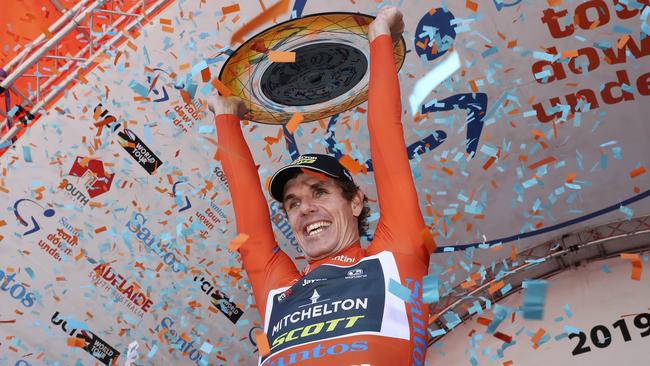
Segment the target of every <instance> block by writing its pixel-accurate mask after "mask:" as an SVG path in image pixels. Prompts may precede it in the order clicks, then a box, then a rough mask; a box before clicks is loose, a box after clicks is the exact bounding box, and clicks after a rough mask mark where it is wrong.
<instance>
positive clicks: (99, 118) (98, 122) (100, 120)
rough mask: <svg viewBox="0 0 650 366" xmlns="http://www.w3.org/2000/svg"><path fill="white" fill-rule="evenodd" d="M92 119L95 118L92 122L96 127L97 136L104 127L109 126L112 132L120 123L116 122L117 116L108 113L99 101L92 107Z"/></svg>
mask: <svg viewBox="0 0 650 366" xmlns="http://www.w3.org/2000/svg"><path fill="white" fill-rule="evenodd" d="M93 119H94V120H95V122H94V123H93V124H94V125H95V127H97V136H99V135H101V134H102V131H103V130H104V127H107V128H109V129H110V133H113V132H115V131H117V129H118V128H120V126H121V125H122V124H121V123H119V122H117V118H115V117H114V116H112V115H110V114H108V109H104V106H103V105H102V104H101V103H99V104H97V105H96V106H95V108H94V109H93ZM114 122H115V123H114Z"/></svg>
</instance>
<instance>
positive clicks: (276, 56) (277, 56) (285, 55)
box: [269, 51, 296, 63]
mask: <svg viewBox="0 0 650 366" xmlns="http://www.w3.org/2000/svg"><path fill="white" fill-rule="evenodd" d="M269 60H270V61H271V62H287V63H291V62H296V53H295V52H283V51H269Z"/></svg>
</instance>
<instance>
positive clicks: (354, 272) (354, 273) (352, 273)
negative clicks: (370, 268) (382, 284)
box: [345, 268, 368, 280]
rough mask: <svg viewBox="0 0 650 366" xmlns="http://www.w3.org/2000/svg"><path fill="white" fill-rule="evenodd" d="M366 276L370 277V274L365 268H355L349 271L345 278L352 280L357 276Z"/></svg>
mask: <svg viewBox="0 0 650 366" xmlns="http://www.w3.org/2000/svg"><path fill="white" fill-rule="evenodd" d="M365 277H368V275H367V274H364V273H363V268H355V269H351V270H349V271H348V275H347V276H345V279H346V280H351V279H355V278H365Z"/></svg>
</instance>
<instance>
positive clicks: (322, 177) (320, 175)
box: [300, 168, 327, 180]
mask: <svg viewBox="0 0 650 366" xmlns="http://www.w3.org/2000/svg"><path fill="white" fill-rule="evenodd" d="M300 170H301V171H302V172H303V173H305V174H307V175H310V176H312V177H314V178H317V179H319V180H327V175H325V174H324V173H321V172H315V171H313V170H310V169H305V168H300Z"/></svg>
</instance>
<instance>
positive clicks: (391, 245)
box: [368, 8, 429, 264]
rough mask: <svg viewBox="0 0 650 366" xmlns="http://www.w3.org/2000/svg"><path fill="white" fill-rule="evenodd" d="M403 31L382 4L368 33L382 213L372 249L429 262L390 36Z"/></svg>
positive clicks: (373, 145) (371, 123) (371, 126)
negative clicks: (410, 256) (387, 250)
mask: <svg viewBox="0 0 650 366" xmlns="http://www.w3.org/2000/svg"><path fill="white" fill-rule="evenodd" d="M403 31H404V22H403V20H402V14H401V13H400V12H399V11H398V10H397V9H396V8H384V9H382V10H381V11H380V12H379V14H378V15H377V18H376V19H375V21H373V23H372V24H371V25H370V28H369V35H368V36H369V37H368V38H369V41H370V86H369V92H368V130H369V132H370V154H371V156H372V165H373V169H374V173H375V182H376V185H377V196H378V200H379V211H380V216H379V222H378V224H377V229H376V231H375V239H374V240H373V244H372V250H373V251H380V250H384V249H390V250H392V251H395V252H400V253H403V254H414V255H417V256H419V257H421V258H423V259H425V258H426V263H427V264H428V255H429V254H428V252H427V250H426V248H425V246H424V245H423V243H422V236H421V235H422V234H421V233H422V229H424V227H425V224H424V219H423V218H422V213H421V211H420V207H419V204H418V196H417V192H416V190H415V185H414V183H413V178H412V176H411V169H410V166H409V159H408V155H407V152H406V143H405V142H404V131H403V129H402V122H401V114H402V105H401V100H400V87H399V79H398V78H397V69H396V67H395V63H394V60H393V42H392V38H395V39H399V37H401V34H402V32H403ZM391 37H392V38H391Z"/></svg>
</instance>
